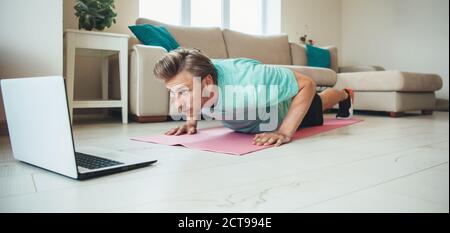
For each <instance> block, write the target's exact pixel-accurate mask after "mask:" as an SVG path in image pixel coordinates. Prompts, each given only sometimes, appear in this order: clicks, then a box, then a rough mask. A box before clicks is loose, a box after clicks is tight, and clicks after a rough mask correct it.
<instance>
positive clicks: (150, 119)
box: [131, 115, 169, 123]
mask: <svg viewBox="0 0 450 233" xmlns="http://www.w3.org/2000/svg"><path fill="white" fill-rule="evenodd" d="M131 119H132V120H133V121H136V122H139V123H158V122H166V121H169V117H168V116H143V117H141V116H136V115H132V116H131Z"/></svg>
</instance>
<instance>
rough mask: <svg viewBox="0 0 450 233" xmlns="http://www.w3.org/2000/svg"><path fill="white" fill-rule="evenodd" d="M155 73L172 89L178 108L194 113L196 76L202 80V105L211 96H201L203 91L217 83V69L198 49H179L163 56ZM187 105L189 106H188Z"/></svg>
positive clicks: (157, 64)
mask: <svg viewBox="0 0 450 233" xmlns="http://www.w3.org/2000/svg"><path fill="white" fill-rule="evenodd" d="M154 74H155V76H156V77H157V78H159V79H161V80H163V81H164V83H165V85H166V87H167V88H168V89H169V90H170V92H171V95H172V98H173V100H174V103H175V105H176V107H177V109H183V110H184V111H185V113H188V112H189V113H194V112H196V111H194V110H193V106H194V98H195V93H193V91H194V78H196V77H198V78H200V80H201V90H200V91H201V92H200V93H197V94H200V98H201V107H203V106H204V105H205V103H206V102H207V101H208V100H209V99H210V98H211V97H207V98H205V97H201V93H202V91H203V90H204V89H205V88H207V87H209V86H212V85H215V84H217V71H216V69H215V67H214V64H213V63H212V61H211V59H209V58H208V57H207V56H206V55H204V54H203V53H201V52H200V51H199V50H196V49H177V50H174V51H172V52H170V53H168V54H166V55H165V56H164V57H163V58H161V59H160V60H159V61H158V62H157V63H156V66H155V69H154ZM186 106H189V107H188V108H186Z"/></svg>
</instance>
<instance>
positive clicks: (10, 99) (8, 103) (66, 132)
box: [0, 76, 157, 180]
mask: <svg viewBox="0 0 450 233" xmlns="http://www.w3.org/2000/svg"><path fill="white" fill-rule="evenodd" d="M0 85H1V90H2V95H3V102H4V106H5V113H6V120H7V122H8V130H9V136H10V141H11V147H12V150H13V154H14V158H15V159H17V160H19V161H22V162H25V163H28V164H31V165H34V166H37V167H40V168H43V169H46V170H49V171H52V172H55V173H58V174H61V175H64V176H67V177H70V178H73V179H77V180H86V179H90V178H95V177H100V176H104V175H109V174H113V173H117V172H123V171H128V170H132V169H137V168H142V167H146V166H149V165H151V164H154V163H156V162H157V161H156V160H153V159H151V158H146V157H140V156H135V155H132V154H127V153H121V152H118V151H113V150H108V149H103V148H97V149H95V148H94V149H92V148H91V149H87V151H91V152H94V153H80V152H77V151H75V145H74V140H73V134H72V125H71V121H70V116H69V108H68V102H67V94H66V88H65V84H64V78H63V77H60V76H55V77H36V78H19V79H4V80H1V83H0Z"/></svg>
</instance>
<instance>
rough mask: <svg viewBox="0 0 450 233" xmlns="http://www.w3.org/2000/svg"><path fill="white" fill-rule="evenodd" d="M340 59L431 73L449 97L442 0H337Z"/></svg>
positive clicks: (446, 32)
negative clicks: (435, 76)
mask: <svg viewBox="0 0 450 233" xmlns="http://www.w3.org/2000/svg"><path fill="white" fill-rule="evenodd" d="M342 3H343V4H342V49H341V58H342V65H367V64H369V65H381V66H384V67H386V68H387V69H397V70H403V71H413V72H425V73H437V74H439V75H441V76H442V78H443V79H444V84H445V85H444V89H443V90H441V91H439V92H438V93H437V95H438V98H443V99H447V100H448V99H449V88H448V85H449V2H448V0H343V2H342Z"/></svg>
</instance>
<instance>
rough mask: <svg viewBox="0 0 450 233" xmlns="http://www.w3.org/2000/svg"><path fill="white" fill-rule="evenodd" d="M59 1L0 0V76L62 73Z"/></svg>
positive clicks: (14, 76)
mask: <svg viewBox="0 0 450 233" xmlns="http://www.w3.org/2000/svg"><path fill="white" fill-rule="evenodd" d="M62 4H63V0H0V29H1V34H0V78H17V77H27V76H45V75H62V74H63V37H62V36H63V33H62V19H63V16H62V12H63V11H62ZM0 104H1V105H0V106H1V107H0V120H4V119H5V115H4V110H3V102H2V100H1V98H0Z"/></svg>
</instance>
